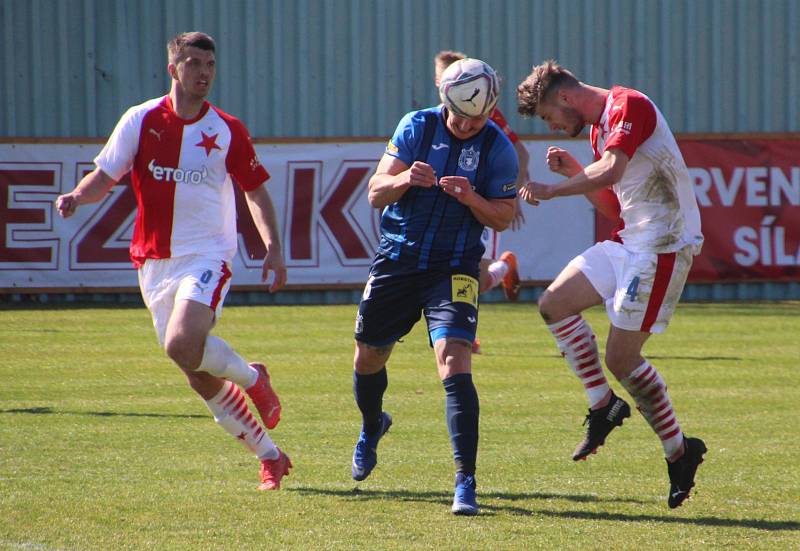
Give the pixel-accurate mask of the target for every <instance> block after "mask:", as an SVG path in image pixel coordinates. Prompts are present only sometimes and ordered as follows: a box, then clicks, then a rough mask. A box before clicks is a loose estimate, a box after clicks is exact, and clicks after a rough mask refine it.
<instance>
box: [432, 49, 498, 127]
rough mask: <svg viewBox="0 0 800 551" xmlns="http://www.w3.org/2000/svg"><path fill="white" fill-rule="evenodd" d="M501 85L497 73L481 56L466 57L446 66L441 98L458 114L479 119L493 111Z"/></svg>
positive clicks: (440, 85) (440, 91)
mask: <svg viewBox="0 0 800 551" xmlns="http://www.w3.org/2000/svg"><path fill="white" fill-rule="evenodd" d="M499 92H500V86H499V84H498V81H497V74H496V73H495V72H494V69H492V68H491V67H490V66H489V64H487V63H485V62H483V61H481V60H480V59H473V58H469V57H468V58H465V59H461V60H459V61H456V62H455V63H453V64H452V65H450V66H449V67H448V68H447V69H445V71H444V73H442V78H441V82H440V83H439V97H440V98H441V99H442V103H443V104H444V105H445V107H447V109H448V110H449V111H450V112H451V113H453V114H454V115H457V116H459V117H464V118H468V119H478V118H481V117H485V116H488V115H489V114H491V112H492V110H493V109H494V106H495V105H496V104H497V96H498V94H499Z"/></svg>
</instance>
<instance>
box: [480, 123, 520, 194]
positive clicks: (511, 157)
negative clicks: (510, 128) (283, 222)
mask: <svg viewBox="0 0 800 551" xmlns="http://www.w3.org/2000/svg"><path fill="white" fill-rule="evenodd" d="M498 142H501V143H502V145H501V146H500V147H499V148H498V151H497V153H496V154H495V155H494V156H492V158H491V163H490V165H489V169H490V170H489V174H488V175H487V177H488V179H489V182H488V183H489V185H488V186H487V188H486V189H487V192H486V198H487V199H513V198H514V197H516V195H517V187H516V182H517V174H518V173H519V160H518V159H517V152H516V151H514V146H513V145H512V144H511V141H509V140H506V139H502V138H501V139H498Z"/></svg>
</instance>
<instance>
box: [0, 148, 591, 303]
mask: <svg viewBox="0 0 800 551" xmlns="http://www.w3.org/2000/svg"><path fill="white" fill-rule="evenodd" d="M558 143H560V142H558ZM561 145H563V146H565V147H568V148H570V149H571V150H575V155H577V156H578V157H579V158H581V159H582V160H583V161H584V162H585V161H587V160H588V159H589V155H590V152H589V150H588V147H586V144H584V143H583V142H576V141H565V142H564V143H563V144H561ZM101 147H102V144H99V143H98V144H46V143H33V144H0V291H2V292H14V291H15V290H22V289H52V290H59V289H60V290H81V289H115V288H134V287H136V286H138V280H137V275H136V271H135V270H134V269H133V267H132V265H131V262H130V260H129V258H128V245H129V242H130V238H131V235H132V231H133V220H134V212H135V209H136V199H135V196H134V193H133V190H132V188H131V185H130V181H129V179H128V177H125V178H123V180H122V181H120V182H119V183H118V184H117V185H116V186H114V187H113V188H112V190H111V192H110V193H109V194H108V195H107V196H106V197H105V198H103V199H102V200H101V201H100V202H98V203H96V204H92V205H84V206H82V207H80V208H79V209H78V211H77V212H76V213H75V215H73V216H72V217H70V218H68V219H62V218H61V217H60V216H59V215H58V212H57V211H56V209H55V206H54V201H55V199H56V198H57V197H58V195H60V194H62V193H66V192H68V191H71V190H72V189H74V187H75V185H76V184H77V182H78V181H80V179H81V178H82V177H83V175H85V174H86V173H88V172H89V171H91V170H92V169H93V168H94V165H93V163H92V160H93V159H94V157H95V156H96V155H97V153H98V152H99V151H100V149H101ZM255 147H256V152H257V153H258V155H259V158H260V159H261V161H262V163H263V164H264V165H265V167H266V168H267V170H268V171H269V173H270V175H271V179H270V180H269V182H268V184H267V185H268V189H269V191H270V194H271V196H272V199H273V202H274V203H275V208H276V211H277V215H278V218H279V227H280V228H281V233H282V239H283V248H284V256H285V259H286V264H287V267H288V285H290V286H292V285H294V286H328V287H330V286H339V285H341V286H349V287H356V286H360V285H362V284H363V283H364V282H365V281H366V279H367V273H368V269H369V265H370V263H371V261H372V259H373V256H374V253H375V249H376V246H377V242H378V223H379V215H380V213H379V211H378V210H377V209H374V208H372V207H370V205H369V203H368V202H367V183H368V181H369V178H370V176H371V175H372V174H373V173H374V171H375V167H376V165H377V162H378V160H379V159H380V157H381V156H382V155H383V151H384V147H385V142H384V141H381V142H378V141H365V142H355V143H287V144H263V143H262V144H259V143H256V144H255ZM530 149H531V155H532V156H534V155H535V156H536V158H544V151H545V149H546V146H545V145H544V143H541V144H540V143H533V144H531V146H530ZM538 166H539V169H538V171H537V172H536V173H534V174H533V175H532V176H533V177H537V178H539V179H542V180H544V181H556V180H557V178H556V177H555V176H554V175H552V174H549V173H547V170H546V167H543V166H542V164H541V163H539V164H538ZM540 172H541V173H540ZM237 189H238V188H237ZM523 214H524V215H525V217H526V219H527V221H526V223H525V224H524V225H523V226H522V228H521V229H520V230H519V231H516V232H514V231H510V230H509V231H507V232H505V233H504V234H503V235H502V238H501V243H500V247H501V249H500V250H505V249H512V250H514V251H515V252H516V253H517V255H518V257H519V260H520V272H521V275H522V277H523V279H525V280H535V281H544V280H549V279H552V278H553V277H554V276H555V275H556V274H557V273H558V271H559V270H560V269H561V267H562V266H563V265H564V264H565V263H566V262H568V261H569V259H570V258H572V256H574V255H575V253H576V252H579V251H580V250H583V249H584V248H585V247H586V246H588V245H589V244H590V243H591V242H592V239H593V237H594V222H593V216H592V214H591V206H590V205H589V203H588V202H587V201H586V200H585V199H583V198H582V197H575V198H569V199H564V200H561V201H559V202H558V204H556V203H552V204H548V205H544V206H543V207H538V208H533V207H529V206H528V205H524V206H523ZM237 215H238V221H237V225H238V231H239V252H238V254H237V256H236V258H235V259H234V263H233V272H234V276H233V284H234V287H237V286H238V287H242V286H257V285H261V282H260V275H261V269H260V267H261V259H262V258H263V254H264V247H263V245H262V243H261V240H260V237H259V235H258V233H257V231H256V228H255V225H254V223H253V221H252V218H251V216H250V213H249V211H248V209H247V206H246V203H245V202H244V199H243V196H242V195H241V193H240V192H238V191H237ZM565 220H567V221H569V223H564V221H565Z"/></svg>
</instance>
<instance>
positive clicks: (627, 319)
mask: <svg viewBox="0 0 800 551" xmlns="http://www.w3.org/2000/svg"><path fill="white" fill-rule="evenodd" d="M692 251H693V248H692V246H686V247H684V248H683V249H681V250H680V251H677V252H674V253H665V254H656V253H634V252H631V251H629V250H627V249H626V248H625V246H624V245H623V244H622V243H617V242H616V241H603V242H601V243H597V244H595V245H594V246H592V247H589V248H588V249H586V250H585V251H584V252H583V253H581V254H580V255H578V256H576V257H575V258H573V259H572V260H571V261H570V263H569V264H568V265H569V266H572V267H574V268H577V269H578V270H580V271H581V272H582V273H583V275H585V276H586V277H587V278H588V279H589V282H590V283H591V284H592V286H593V287H594V288H595V290H596V291H597V292H598V293H599V294H600V296H601V297H603V299H604V300H605V305H606V312H607V313H608V318H609V320H611V324H612V325H614V327H619V328H620V329H626V330H628V331H645V332H650V333H663V332H664V330H665V329H666V328H667V325H669V320H670V319H671V318H672V315H673V314H674V313H675V308H676V306H677V305H678V301H679V300H680V298H681V293H682V292H683V286H684V285H685V284H686V277H687V276H688V275H689V269H690V268H691V267H692Z"/></svg>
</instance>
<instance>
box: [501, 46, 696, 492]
mask: <svg viewBox="0 0 800 551" xmlns="http://www.w3.org/2000/svg"><path fill="white" fill-rule="evenodd" d="M517 99H518V103H519V112H520V113H521V114H522V115H525V116H531V117H532V116H538V117H541V118H542V119H543V120H544V121H545V123H547V124H548V125H549V127H550V129H551V130H554V131H555V130H558V131H563V132H565V133H567V134H568V135H570V136H572V137H575V136H577V135H578V134H580V133H581V131H582V130H583V128H584V127H585V126H587V125H591V145H592V149H593V151H594V156H595V162H593V163H592V164H590V165H588V166H586V167H583V166H581V165H580V164H579V163H578V162H577V160H575V158H574V157H572V156H571V155H570V154H569V153H567V152H566V151H564V150H563V149H560V148H556V147H551V148H549V150H548V152H547V163H548V166H549V168H550V170H552V171H553V172H556V173H558V174H560V175H562V176H564V177H566V179H565V180H563V181H561V182H559V183H557V184H554V185H546V184H542V183H538V182H530V183H528V184H526V185H524V186H523V188H522V190H521V191H520V196H521V197H522V198H523V199H525V200H526V201H527V202H529V203H531V204H537V203H538V201H539V200H544V199H551V198H553V197H559V196H566V195H578V194H584V195H586V197H588V199H589V200H590V201H591V202H592V203H593V204H594V205H595V206H596V208H597V209H598V210H599V211H600V212H601V213H603V214H605V215H606V216H608V217H610V218H612V219H617V218H621V219H622V227H621V229H619V230H618V231H617V232H616V234H615V238H614V239H612V240H608V241H603V242H601V243H597V244H596V245H594V246H592V247H590V248H589V249H587V250H586V251H584V252H583V253H581V254H580V255H578V256H577V257H575V258H574V259H573V260H572V261H571V262H570V263H569V264H568V265H567V267H566V268H564V270H563V271H562V272H561V273H560V274H559V275H558V277H556V279H555V281H553V283H552V284H550V286H549V287H548V288H547V290H546V291H545V293H544V294H543V295H542V297H541V298H540V300H539V310H540V313H541V315H542V317H543V318H544V320H545V322H546V323H547V326H548V328H549V329H550V331H551V332H552V333H553V336H554V337H555V339H556V342H557V344H558V347H559V349H560V350H561V353H562V355H563V356H564V358H565V359H566V360H567V362H568V363H569V365H570V367H571V368H572V370H573V372H574V373H575V374H576V375H577V377H578V378H579V379H580V381H581V382H582V383H583V386H584V389H585V391H586V394H587V396H588V398H589V406H590V409H589V415H587V421H588V428H587V431H586V437H585V439H584V440H583V441H582V442H581V443H580V444H578V447H577V448H576V449H575V452H574V453H573V456H572V458H573V459H574V460H576V461H577V460H580V459H585V458H586V457H587V456H588V455H589V454H591V453H595V452H596V451H597V448H598V446H600V445H602V444H603V443H604V442H605V438H606V437H607V436H608V434H609V433H610V432H611V430H613V429H614V428H615V427H617V426H620V425H621V424H622V421H623V419H624V418H626V417H628V416H630V407H629V406H628V404H627V402H625V400H623V399H622V398H620V397H618V396H616V395H615V394H614V392H613V391H612V390H611V388H610V387H609V385H608V381H607V380H606V377H605V374H604V372H603V367H602V365H601V362H600V356H599V353H598V350H597V345H596V344H595V335H594V333H593V331H592V329H591V327H589V324H588V323H586V321H585V320H584V319H583V318H582V317H581V312H583V311H584V310H586V309H587V308H590V307H592V306H595V305H598V304H605V307H606V312H607V313H608V317H609V320H610V322H611V328H610V331H609V335H608V341H607V343H606V354H605V360H606V366H607V367H608V369H609V370H610V371H611V372H612V373H613V374H614V376H615V377H616V378H617V379H618V380H619V381H620V383H622V386H623V387H625V390H627V391H628V393H629V394H630V395H631V396H632V397H633V399H634V401H635V402H636V407H637V408H638V409H639V411H640V412H641V413H642V415H643V416H644V418H645V419H646V420H647V422H648V423H649V424H650V426H651V428H652V429H653V431H654V432H655V433H656V435H657V436H658V437H659V439H660V440H661V444H662V447H663V449H664V455H665V458H666V461H667V472H668V475H669V479H670V491H669V495H668V496H667V503H668V505H669V506H670V507H671V508H675V507H678V506H679V505H681V503H683V501H684V500H685V499H686V498H687V497H689V492H690V491H691V489H692V487H693V486H694V478H695V474H696V472H697V467H698V466H699V465H700V463H702V462H703V454H705V452H706V446H705V444H704V442H703V441H702V440H700V439H699V438H688V437H685V436H684V434H683V431H682V430H681V427H680V425H679V423H678V419H677V417H676V415H675V412H674V410H673V407H672V401H671V400H670V397H669V394H668V393H667V385H666V383H665V382H664V379H663V378H662V376H661V374H660V373H659V372H658V371H657V370H656V368H655V367H654V366H653V365H652V364H651V363H650V362H649V361H648V360H647V359H645V358H644V357H643V356H642V347H643V346H644V343H645V342H646V341H647V339H648V338H649V337H650V335H651V333H661V332H663V331H664V330H665V329H666V328H667V325H668V323H669V321H670V319H671V318H672V315H673V313H674V311H675V307H676V306H677V304H678V300H679V299H680V296H681V292H682V290H683V287H684V284H685V282H686V277H687V275H688V274H689V269H690V268H691V265H692V258H693V256H694V255H696V254H698V253H699V252H700V248H701V246H702V243H703V234H702V233H701V231H700V213H699V209H698V207H697V201H696V200H695V196H694V191H693V189H692V184H691V180H690V178H689V172H688V170H687V168H686V163H685V162H684V160H683V157H682V155H681V152H680V150H679V149H678V145H677V143H676V142H675V138H674V136H673V135H672V132H671V131H670V129H669V126H668V125H667V121H666V120H665V119H664V117H663V115H662V114H661V112H660V111H659V110H658V108H657V107H656V105H655V104H654V103H653V102H652V101H651V100H650V98H648V97H647V96H645V95H644V94H642V93H641V92H638V91H636V90H633V89H630V88H624V87H621V86H614V87H613V88H611V89H610V90H609V89H605V88H598V87H596V86H591V85H588V84H585V83H583V82H580V81H579V80H578V79H577V78H575V76H574V75H573V74H572V73H570V72H569V71H567V70H566V69H564V68H563V67H561V66H559V65H558V64H557V63H556V62H555V61H546V62H544V63H542V64H541V65H539V66H537V67H534V68H533V71H532V72H531V74H530V75H529V76H528V77H527V78H526V79H525V80H524V81H523V82H522V83H521V84H520V85H519V86H518V88H517Z"/></svg>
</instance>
